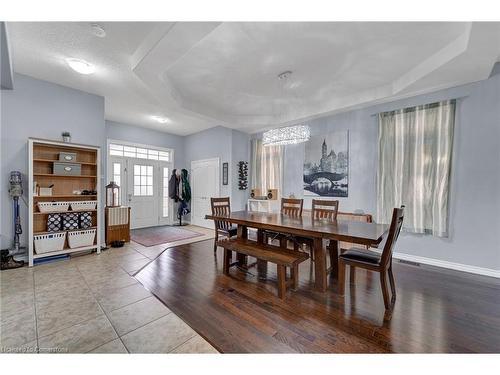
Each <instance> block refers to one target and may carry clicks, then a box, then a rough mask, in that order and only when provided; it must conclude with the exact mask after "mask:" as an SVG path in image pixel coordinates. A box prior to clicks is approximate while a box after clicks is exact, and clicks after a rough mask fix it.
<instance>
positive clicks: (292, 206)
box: [281, 198, 304, 217]
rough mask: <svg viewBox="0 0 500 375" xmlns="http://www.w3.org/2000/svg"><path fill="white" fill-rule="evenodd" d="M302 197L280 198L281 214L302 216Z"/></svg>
mask: <svg viewBox="0 0 500 375" xmlns="http://www.w3.org/2000/svg"><path fill="white" fill-rule="evenodd" d="M303 205H304V200H303V199H295V198H281V214H282V215H287V216H293V217H300V216H302V206H303Z"/></svg>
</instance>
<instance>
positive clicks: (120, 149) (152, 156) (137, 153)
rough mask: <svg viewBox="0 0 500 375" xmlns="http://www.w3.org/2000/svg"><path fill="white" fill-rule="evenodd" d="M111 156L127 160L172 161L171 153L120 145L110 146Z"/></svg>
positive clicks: (111, 144)
mask: <svg viewBox="0 0 500 375" xmlns="http://www.w3.org/2000/svg"><path fill="white" fill-rule="evenodd" d="M109 154H110V155H112V156H123V157H127V158H136V159H149V160H161V161H170V152H169V151H160V150H154V149H150V148H143V147H135V146H127V145H120V144H118V143H110V144H109Z"/></svg>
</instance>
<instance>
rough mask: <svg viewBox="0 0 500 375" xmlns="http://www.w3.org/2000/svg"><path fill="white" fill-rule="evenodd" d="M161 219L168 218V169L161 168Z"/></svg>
mask: <svg viewBox="0 0 500 375" xmlns="http://www.w3.org/2000/svg"><path fill="white" fill-rule="evenodd" d="M162 198H163V207H162V208H163V217H168V168H166V167H165V168H163V195H162Z"/></svg>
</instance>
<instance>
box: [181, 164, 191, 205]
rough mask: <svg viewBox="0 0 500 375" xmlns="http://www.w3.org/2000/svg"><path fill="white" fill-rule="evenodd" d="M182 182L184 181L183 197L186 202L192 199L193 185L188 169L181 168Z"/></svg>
mask: <svg viewBox="0 0 500 375" xmlns="http://www.w3.org/2000/svg"><path fill="white" fill-rule="evenodd" d="M181 183H182V193H181V194H182V199H183V200H184V201H186V202H190V201H191V186H190V185H189V179H188V171H187V170H186V169H182V170H181Z"/></svg>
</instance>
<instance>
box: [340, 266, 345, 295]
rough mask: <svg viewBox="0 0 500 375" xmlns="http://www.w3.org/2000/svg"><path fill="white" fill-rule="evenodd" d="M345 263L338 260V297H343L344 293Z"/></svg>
mask: <svg viewBox="0 0 500 375" xmlns="http://www.w3.org/2000/svg"><path fill="white" fill-rule="evenodd" d="M345 267H346V265H345V263H344V261H343V260H342V259H339V295H341V296H343V295H344V293H345Z"/></svg>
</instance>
